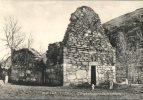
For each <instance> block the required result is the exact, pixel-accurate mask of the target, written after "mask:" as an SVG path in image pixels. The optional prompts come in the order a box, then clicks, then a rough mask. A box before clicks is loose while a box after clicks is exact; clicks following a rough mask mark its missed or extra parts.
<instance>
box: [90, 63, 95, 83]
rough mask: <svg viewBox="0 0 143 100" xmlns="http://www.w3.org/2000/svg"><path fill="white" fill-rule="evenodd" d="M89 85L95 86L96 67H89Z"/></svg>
mask: <svg viewBox="0 0 143 100" xmlns="http://www.w3.org/2000/svg"><path fill="white" fill-rule="evenodd" d="M91 84H94V85H96V66H95V65H94V66H93V65H92V66H91Z"/></svg>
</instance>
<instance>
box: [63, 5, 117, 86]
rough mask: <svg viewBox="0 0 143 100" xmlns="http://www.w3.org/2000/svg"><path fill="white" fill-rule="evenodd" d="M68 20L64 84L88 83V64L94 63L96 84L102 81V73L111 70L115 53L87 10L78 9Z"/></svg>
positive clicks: (103, 78)
mask: <svg viewBox="0 0 143 100" xmlns="http://www.w3.org/2000/svg"><path fill="white" fill-rule="evenodd" d="M70 21H71V22H70V24H69V26H68V28H67V31H66V34H65V37H64V40H63V43H64V48H63V57H64V58H63V70H64V85H69V84H82V83H86V82H88V83H90V81H91V79H90V78H91V77H90V74H91V73H90V66H91V62H94V63H95V62H96V65H97V66H96V67H97V73H98V75H97V77H99V78H98V81H105V77H106V74H105V73H106V72H107V71H111V72H112V71H113V69H112V66H113V63H115V57H114V56H115V55H114V54H115V51H114V50H113V48H112V46H111V44H110V43H109V41H108V38H106V36H105V35H104V30H103V28H102V26H101V23H100V19H99V17H98V15H97V14H96V13H95V12H94V11H93V10H92V9H91V8H89V7H80V8H78V9H77V10H76V11H75V12H74V13H73V14H72V15H71V18H70ZM112 73H113V72H112ZM114 76H115V68H114ZM114 78H115V77H114Z"/></svg>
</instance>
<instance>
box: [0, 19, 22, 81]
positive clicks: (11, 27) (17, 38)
mask: <svg viewBox="0 0 143 100" xmlns="http://www.w3.org/2000/svg"><path fill="white" fill-rule="evenodd" d="M3 31H4V35H5V38H3V39H1V40H2V41H4V42H5V43H6V47H7V48H9V49H10V55H11V59H10V60H11V61H10V62H12V55H13V52H14V50H15V49H18V48H19V47H20V45H21V44H22V43H23V42H24V40H25V34H23V33H22V32H21V26H20V25H19V24H18V21H17V20H16V19H15V18H14V17H9V18H5V24H4V27H3ZM11 64H13V63H11ZM11 67H12V66H11ZM10 69H11V68H10ZM9 74H10V73H9ZM7 82H8V73H7V74H6V75H5V83H7Z"/></svg>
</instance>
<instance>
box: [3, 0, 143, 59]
mask: <svg viewBox="0 0 143 100" xmlns="http://www.w3.org/2000/svg"><path fill="white" fill-rule="evenodd" d="M80 6H89V7H91V8H92V9H94V11H95V12H96V13H98V14H99V17H100V19H101V22H102V23H104V22H107V21H109V20H111V19H113V18H115V17H118V16H120V15H123V14H126V13H128V12H132V11H134V10H136V9H138V8H141V7H143V1H48V0H47V1H46V0H44V1H40V0H38V1H33V0H26V1H24V0H23V1H22V0H20V1H18V0H12V1H10V0H7V1H6V0H3V1H2V0H1V1H0V38H3V37H4V35H3V30H2V27H3V25H4V17H7V16H14V17H15V18H16V19H18V21H19V23H20V25H21V26H22V31H23V32H25V33H26V35H27V37H28V36H29V33H31V34H32V37H33V38H34V42H33V45H32V47H33V48H34V49H36V50H38V51H39V50H40V48H41V50H42V51H43V52H45V51H46V50H47V49H48V44H49V43H54V42H58V41H61V40H62V39H63V37H64V34H65V31H66V28H67V26H68V24H69V18H70V15H71V13H73V12H74V11H75V10H76V8H77V7H80ZM7 52H8V49H7V50H6V49H5V47H4V43H3V42H2V41H0V59H1V58H2V57H3V56H4V55H5V54H6V53H7Z"/></svg>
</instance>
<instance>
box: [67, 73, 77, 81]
mask: <svg viewBox="0 0 143 100" xmlns="http://www.w3.org/2000/svg"><path fill="white" fill-rule="evenodd" d="M67 79H68V80H74V79H76V75H75V74H69V75H67Z"/></svg>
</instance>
